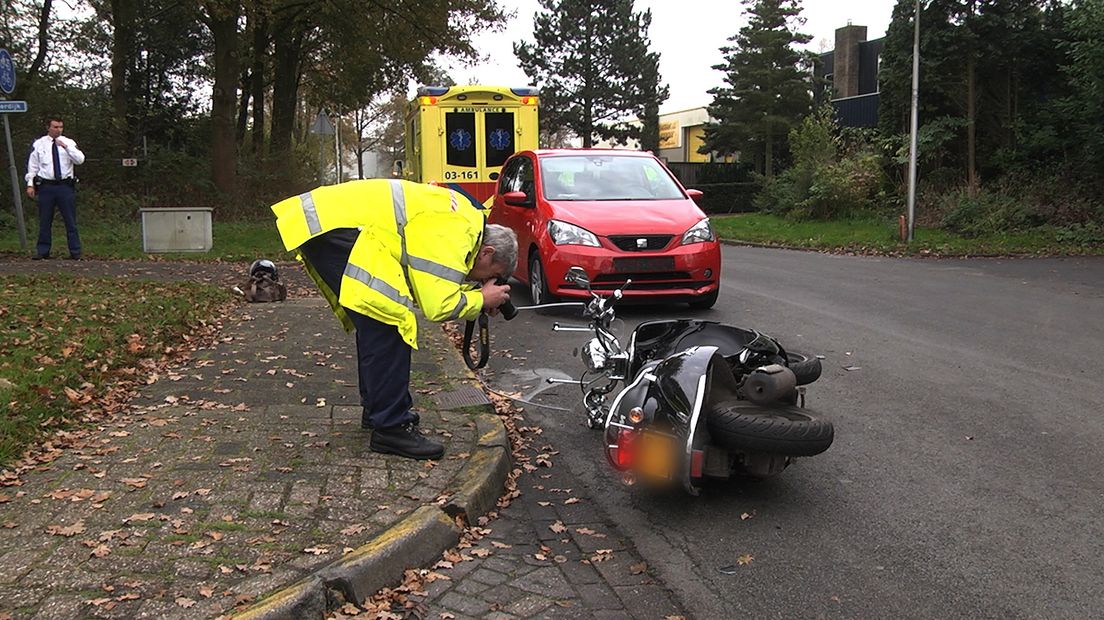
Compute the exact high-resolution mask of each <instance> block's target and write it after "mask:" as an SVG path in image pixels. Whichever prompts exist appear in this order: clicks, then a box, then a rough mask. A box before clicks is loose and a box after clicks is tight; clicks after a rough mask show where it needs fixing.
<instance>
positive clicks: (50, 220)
mask: <svg viewBox="0 0 1104 620" xmlns="http://www.w3.org/2000/svg"><path fill="white" fill-rule="evenodd" d="M35 198H36V200H37V201H38V247H37V248H36V249H37V250H38V255H39V256H46V255H47V254H49V253H50V246H52V245H53V235H52V231H51V230H50V228H51V227H52V226H53V225H54V207H57V210H58V211H61V219H62V220H64V221H65V236H66V239H67V240H68V242H69V254H70V255H71V256H80V253H81V243H80V235H78V234H77V190H75V189H73V187H72V186H70V185H64V184H57V185H47V184H46V183H43V184H42V185H39V186H38V187H36V188H35Z"/></svg>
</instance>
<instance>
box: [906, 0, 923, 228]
mask: <svg viewBox="0 0 1104 620" xmlns="http://www.w3.org/2000/svg"><path fill="white" fill-rule="evenodd" d="M913 21H914V22H915V24H914V25H915V29H914V31H913V35H912V122H911V126H910V128H909V185H908V242H909V243H912V238H913V232H914V230H915V229H916V148H917V141H918V139H917V127H918V125H919V119H918V108H919V102H920V0H916V16H915V18H914V19H913Z"/></svg>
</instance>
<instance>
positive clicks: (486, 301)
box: [481, 278, 510, 316]
mask: <svg viewBox="0 0 1104 620" xmlns="http://www.w3.org/2000/svg"><path fill="white" fill-rule="evenodd" d="M481 292H482V293H483V309H484V310H486V311H487V313H488V314H490V315H491V316H494V315H496V314H498V307H499V306H501V305H502V304H504V303H506V301H507V300H508V299H510V285H509V284H495V281H494V278H491V279H489V280H487V281H485V282H483V288H482V289H481Z"/></svg>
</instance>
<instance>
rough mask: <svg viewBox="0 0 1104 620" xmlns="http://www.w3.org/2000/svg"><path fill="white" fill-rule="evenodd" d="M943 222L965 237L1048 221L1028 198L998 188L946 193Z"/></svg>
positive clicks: (1042, 211)
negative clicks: (971, 193) (973, 193)
mask: <svg viewBox="0 0 1104 620" xmlns="http://www.w3.org/2000/svg"><path fill="white" fill-rule="evenodd" d="M943 201H944V203H945V205H946V206H945V209H944V213H945V215H944V216H943V222H942V225H943V227H944V228H946V229H947V230H950V231H953V232H956V233H959V234H961V235H964V236H967V237H977V236H980V235H984V234H988V233H997V232H1013V231H1023V230H1027V229H1030V228H1035V227H1037V226H1040V225H1042V224H1045V223H1047V217H1046V213H1045V212H1044V210H1043V209H1040V208H1038V207H1037V205H1035V204H1033V203H1032V202H1030V201H1026V200H1023V199H1022V198H1020V197H1017V196H1013V195H1011V194H1009V193H1006V192H1003V191H1000V190H989V189H981V190H978V191H977V192H976V194H975V195H973V196H971V195H970V193H969V192H968V191H967V190H966V189H960V190H959V191H957V192H952V193H948V194H945V195H944V196H943Z"/></svg>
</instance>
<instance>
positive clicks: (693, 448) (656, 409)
mask: <svg viewBox="0 0 1104 620" xmlns="http://www.w3.org/2000/svg"><path fill="white" fill-rule="evenodd" d="M566 279H567V281H569V282H573V283H574V284H575V285H576V286H579V287H580V288H583V289H585V290H586V291H588V292H589V293H590V295H591V299H590V301H589V302H586V303H585V305H584V311H583V315H584V316H585V317H586V318H587V319H588V321H589V325H588V326H587V327H585V328H583V327H568V326H562V325H560V324H558V323H557V324H555V325H554V326H553V329H554V330H555V331H587V332H591V331H592V332H593V333H594V337H593V338H592V339H591V340H590V341H588V342H587V343H586V345H585V346H584V347H583V348H582V349H581V351H580V355H581V356H582V359H583V363H584V364H585V365H586V372H584V374H583V376H582V377H581V378H580V379H579V380H577V381H572V380H563V379H549V380H548V381H549V382H550V383H570V384H576V385H579V386H581V388H582V390H583V405H584V407H585V409H586V414H587V426H589V427H590V428H596V429H597V428H600V429H604V432H605V453H606V459H607V460H608V461H609V464H610V465H611V466H612V467H613V468H614V469H615V470H617V471H618V472H620V474H621V480H622V482H624V483H625V484H627V485H633V484H637V483H642V484H647V485H654V486H670V485H681V486H682V487H683V488H684V489H685V490H686V491H687V492H689V493H691V494H693V495H697V494H698V493H699V491H700V489H701V484H702V481H703V479H705V478H721V479H727V478H729V477H731V476H732V475H734V474H738V475H748V476H754V477H766V476H772V475H775V474H778V473H780V472H781V471H782V470H783V469H785V468H786V467H787V466H788V465H790V464H791V463H792V462H793V461H794V459H795V458H796V457H802V456H813V455H816V454H820V453H821V452H824V451H825V450H827V449H828V448H829V446H831V445H832V439H833V436H834V431H833V428H832V424H831V422H829V421H827V420H826V419H824V418H823V417H821V416H819V415H817V414H816V413H814V412H812V411H810V410H809V409H806V408H805V386H806V385H807V384H810V383H812V382H814V381H816V380H817V379H818V378H819V377H820V373H821V365H820V360H819V359H817V358H815V357H808V356H805V355H801V354H798V353H794V352H791V351H786V350H785V349H784V348H783V347H782V345H781V344H780V343H779V342H778V341H777V340H775V339H774V338H771V337H770V336H768V335H766V334H763V333H760V332H758V331H755V330H753V329H742V328H739V327H733V326H730V325H724V324H722V323H717V322H714V321H701V320H696V319H672V320H661V321H648V322H645V323H641V324H640V325H639V326H638V327H637V328H636V329H635V330H634V331H633V333H632V336H631V337H630V339H629V346H628V348H627V349H626V348H623V347H622V346H621V343H620V341H619V340H618V338H617V336H616V335H615V334H614V332H613V331H612V329H611V326H612V325H613V324H614V320H615V314H614V309H613V305H614V303H615V302H616V301H618V300H620V299H621V297H622V291H623V289H624V287H622V288H620V289H617V290H614V291H613V292H612V294H610V295H609V296H608V297H602V296H600V295H598V294H597V293H595V292H594V291H593V290H592V289H591V287H590V281H589V278H588V277H587V274H586V272H585V271H584V270H583V269H582V268H580V267H572V268H571V269H570V270H569V271H568V274H567V276H566ZM629 284H630V283H629V282H627V283H626V284H625V286H628V285H629ZM622 383H624V384H625V386H624V387H623V388H622V389H620V390H619V391H616V390H617V388H618V386H620V385H621V384H622ZM615 391H616V393H615ZM611 398H612V400H611Z"/></svg>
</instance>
